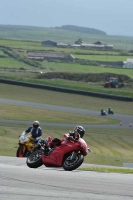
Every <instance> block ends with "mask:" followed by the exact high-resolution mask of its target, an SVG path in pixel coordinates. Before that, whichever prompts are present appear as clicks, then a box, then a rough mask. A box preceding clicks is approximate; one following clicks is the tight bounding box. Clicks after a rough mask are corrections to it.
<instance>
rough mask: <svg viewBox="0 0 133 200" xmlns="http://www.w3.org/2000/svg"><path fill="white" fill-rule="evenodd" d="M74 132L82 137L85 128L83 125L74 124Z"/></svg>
mask: <svg viewBox="0 0 133 200" xmlns="http://www.w3.org/2000/svg"><path fill="white" fill-rule="evenodd" d="M74 133H75V134H77V135H80V137H81V138H82V137H83V136H84V134H85V129H84V127H83V126H76V127H75V128H74Z"/></svg>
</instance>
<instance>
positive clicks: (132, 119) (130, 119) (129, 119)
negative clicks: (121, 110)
mask: <svg viewBox="0 0 133 200" xmlns="http://www.w3.org/2000/svg"><path fill="white" fill-rule="evenodd" d="M0 104H10V105H18V106H24V107H34V108H41V109H46V110H56V111H60V112H69V113H77V114H84V115H90V116H100V111H94V110H87V109H79V108H72V107H65V106H56V105H49V104H40V103H32V102H25V101H17V100H10V99H2V98H0ZM101 117H107V118H114V119H118V120H120V121H122V122H123V123H122V126H120V123H119V124H113V125H111V124H109V125H104V124H102V125H96V124H95V125H90V124H89V123H88V124H85V125H83V126H84V127H85V128H93V127H94V128H115V129H116V128H118V129H119V128H120V129H121V128H125V129H131V127H130V123H133V116H132V115H124V114H117V113H115V114H114V115H107V116H101ZM0 122H7V123H19V124H30V125H31V123H32V122H31V121H16V120H5V119H0ZM41 125H45V126H60V127H72V128H73V127H74V126H75V125H77V124H61V123H47V122H41ZM80 125H82V124H80Z"/></svg>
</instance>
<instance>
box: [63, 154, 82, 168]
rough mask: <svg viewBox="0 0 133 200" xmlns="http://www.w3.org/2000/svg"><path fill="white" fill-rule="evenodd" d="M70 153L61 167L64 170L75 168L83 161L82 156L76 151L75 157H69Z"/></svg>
mask: <svg viewBox="0 0 133 200" xmlns="http://www.w3.org/2000/svg"><path fill="white" fill-rule="evenodd" d="M70 157H71V154H69V155H68V156H67V157H66V159H65V160H64V162H63V168H64V170H66V171H72V170H75V169H77V168H78V167H79V166H80V165H81V164H82V163H83V161H84V156H83V155H82V154H81V153H78V154H77V156H76V157H75V159H73V160H71V159H70Z"/></svg>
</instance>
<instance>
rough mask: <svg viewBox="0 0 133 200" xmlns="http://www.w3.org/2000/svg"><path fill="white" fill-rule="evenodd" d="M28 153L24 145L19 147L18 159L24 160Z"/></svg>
mask: <svg viewBox="0 0 133 200" xmlns="http://www.w3.org/2000/svg"><path fill="white" fill-rule="evenodd" d="M26 153H27V149H26V147H24V146H23V145H19V147H18V149H17V152H16V157H19V158H23V157H25V155H26Z"/></svg>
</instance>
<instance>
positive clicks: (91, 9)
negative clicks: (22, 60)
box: [0, 0, 133, 36]
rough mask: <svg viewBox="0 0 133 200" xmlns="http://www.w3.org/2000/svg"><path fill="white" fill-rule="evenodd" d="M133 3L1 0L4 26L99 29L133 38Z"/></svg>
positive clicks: (130, 0) (0, 16) (0, 15)
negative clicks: (64, 26)
mask: <svg viewBox="0 0 133 200" xmlns="http://www.w3.org/2000/svg"><path fill="white" fill-rule="evenodd" d="M132 20H133V0H0V24H5V25H6V24H11V25H30V26H40V27H55V26H62V25H76V26H82V27H89V28H96V29H100V30H102V31H105V32H106V33H107V34H108V35H127V36H133V22H132Z"/></svg>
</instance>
